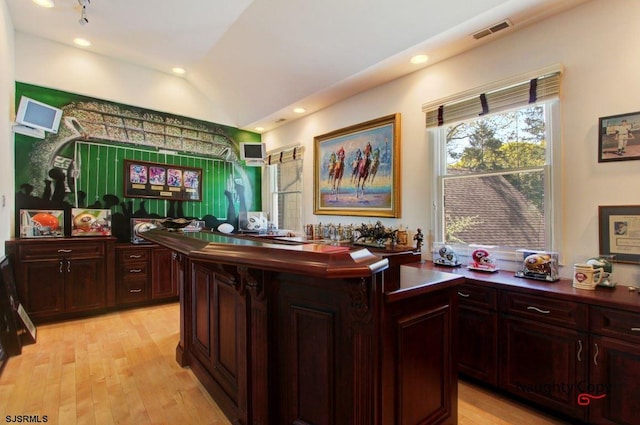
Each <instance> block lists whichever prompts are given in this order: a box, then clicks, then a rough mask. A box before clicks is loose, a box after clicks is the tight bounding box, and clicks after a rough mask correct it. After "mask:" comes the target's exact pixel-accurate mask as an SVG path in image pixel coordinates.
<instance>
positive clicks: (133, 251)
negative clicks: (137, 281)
mask: <svg viewBox="0 0 640 425" xmlns="http://www.w3.org/2000/svg"><path fill="white" fill-rule="evenodd" d="M148 259H149V250H148V249H140V248H127V249H119V250H118V260H119V261H120V263H126V262H129V261H147V260H148Z"/></svg>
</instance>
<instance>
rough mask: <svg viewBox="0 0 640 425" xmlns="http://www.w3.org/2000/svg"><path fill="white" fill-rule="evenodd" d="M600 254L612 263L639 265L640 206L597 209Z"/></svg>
mask: <svg viewBox="0 0 640 425" xmlns="http://www.w3.org/2000/svg"><path fill="white" fill-rule="evenodd" d="M598 227H599V238H600V254H604V255H613V256H614V257H613V260H612V261H614V262H618V263H631V264H640V205H601V206H599V207H598Z"/></svg>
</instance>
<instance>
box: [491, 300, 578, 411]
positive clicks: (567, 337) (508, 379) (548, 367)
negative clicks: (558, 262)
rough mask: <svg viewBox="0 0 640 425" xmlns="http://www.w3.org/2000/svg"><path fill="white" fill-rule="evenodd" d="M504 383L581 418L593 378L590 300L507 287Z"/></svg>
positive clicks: (502, 317)
mask: <svg viewBox="0 0 640 425" xmlns="http://www.w3.org/2000/svg"><path fill="white" fill-rule="evenodd" d="M500 295H501V296H500V308H501V315H500V336H499V339H500V350H499V359H500V361H499V363H500V369H499V377H500V378H499V384H500V387H501V388H502V389H504V390H506V391H509V392H511V393H513V394H515V395H517V396H519V397H523V398H526V399H528V400H531V401H533V402H536V403H538V404H540V405H542V406H544V407H547V408H549V409H552V410H554V411H556V412H560V413H562V414H564V415H566V416H570V417H574V418H576V419H579V420H585V419H586V413H587V409H581V408H579V407H580V406H579V405H578V395H579V394H580V387H582V386H583V384H584V383H586V382H588V381H587V370H588V364H587V361H588V359H587V343H588V338H587V333H586V329H587V306H586V305H585V304H582V303H576V302H571V301H565V300H556V299H553V298H549V297H546V296H538V295H530V294H521V293H517V292H511V291H501V294H500Z"/></svg>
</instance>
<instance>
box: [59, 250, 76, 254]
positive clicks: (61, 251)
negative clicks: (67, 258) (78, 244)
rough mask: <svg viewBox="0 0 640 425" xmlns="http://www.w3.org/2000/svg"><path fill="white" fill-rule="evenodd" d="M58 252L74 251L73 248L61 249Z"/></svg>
mask: <svg viewBox="0 0 640 425" xmlns="http://www.w3.org/2000/svg"><path fill="white" fill-rule="evenodd" d="M58 252H62V253H65V254H68V253H70V252H73V249H59V250H58Z"/></svg>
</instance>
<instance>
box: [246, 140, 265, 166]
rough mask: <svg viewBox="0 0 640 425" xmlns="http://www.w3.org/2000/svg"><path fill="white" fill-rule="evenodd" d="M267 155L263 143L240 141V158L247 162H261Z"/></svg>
mask: <svg viewBox="0 0 640 425" xmlns="http://www.w3.org/2000/svg"><path fill="white" fill-rule="evenodd" d="M266 156H267V152H266V146H265V144H264V143H245V142H243V143H240V159H242V160H243V161H249V162H262V161H263V160H264V159H265V157H266Z"/></svg>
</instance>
